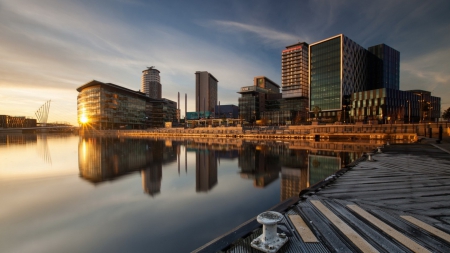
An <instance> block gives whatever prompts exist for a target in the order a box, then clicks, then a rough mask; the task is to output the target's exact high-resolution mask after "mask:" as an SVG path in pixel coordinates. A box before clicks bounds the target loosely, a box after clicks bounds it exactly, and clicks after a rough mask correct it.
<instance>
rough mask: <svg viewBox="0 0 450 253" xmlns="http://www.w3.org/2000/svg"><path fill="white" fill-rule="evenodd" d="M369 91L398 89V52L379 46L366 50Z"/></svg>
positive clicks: (385, 46)
mask: <svg viewBox="0 0 450 253" xmlns="http://www.w3.org/2000/svg"><path fill="white" fill-rule="evenodd" d="M368 51H369V54H368V56H369V57H368V59H369V62H368V64H369V68H368V75H369V87H370V89H380V88H389V89H394V90H398V89H400V52H399V51H397V50H395V49H393V48H392V47H389V46H387V45H386V44H379V45H376V46H372V47H369V48H368Z"/></svg>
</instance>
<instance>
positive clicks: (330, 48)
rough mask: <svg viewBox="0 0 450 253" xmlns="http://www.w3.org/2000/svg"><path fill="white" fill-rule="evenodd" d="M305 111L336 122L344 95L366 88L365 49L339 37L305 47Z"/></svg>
mask: <svg viewBox="0 0 450 253" xmlns="http://www.w3.org/2000/svg"><path fill="white" fill-rule="evenodd" d="M309 63H310V65H309V83H310V90H309V94H310V96H309V108H310V111H313V110H314V108H315V107H318V108H319V109H320V110H321V115H320V116H321V117H323V118H328V119H330V120H333V119H339V118H340V116H341V113H340V112H341V111H342V109H343V105H344V96H350V95H351V94H352V93H354V92H359V91H363V90H366V89H367V50H366V49H364V48H363V47H361V46H360V45H358V44H357V43H355V42H353V41H352V40H351V39H349V38H347V37H346V36H344V35H343V34H339V35H336V36H334V37H331V38H328V39H325V40H322V41H319V42H316V43H313V44H311V45H310V46H309Z"/></svg>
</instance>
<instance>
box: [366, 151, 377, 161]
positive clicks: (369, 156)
mask: <svg viewBox="0 0 450 253" xmlns="http://www.w3.org/2000/svg"><path fill="white" fill-rule="evenodd" d="M372 155H373V154H372V153H367V161H369V162H373V161H375V160H373V158H372Z"/></svg>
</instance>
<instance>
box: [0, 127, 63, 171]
mask: <svg viewBox="0 0 450 253" xmlns="http://www.w3.org/2000/svg"><path fill="white" fill-rule="evenodd" d="M66 136H67V135H61V136H52V137H51V138H57V137H63V138H64V137H66ZM14 145H36V151H37V154H38V156H39V157H40V158H41V159H42V160H44V162H46V163H49V164H52V156H51V153H50V149H49V146H48V141H47V134H21V133H20V134H0V147H11V146H14Z"/></svg>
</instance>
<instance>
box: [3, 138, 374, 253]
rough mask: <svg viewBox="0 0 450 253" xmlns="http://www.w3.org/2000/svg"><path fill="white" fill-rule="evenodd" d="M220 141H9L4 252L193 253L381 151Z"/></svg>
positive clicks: (361, 147) (359, 146)
mask: <svg viewBox="0 0 450 253" xmlns="http://www.w3.org/2000/svg"><path fill="white" fill-rule="evenodd" d="M213 141H215V142H216V143H208V139H200V140H197V141H196V140H189V141H188V140H183V141H175V140H161V139H160V140H152V139H126V138H100V137H96V138H92V137H91V138H85V137H79V136H75V135H0V200H1V203H2V208H0V228H1V229H0V252H189V251H192V250H194V249H196V248H197V247H199V246H201V245H203V244H205V243H207V242H209V241H210V240H212V239H214V238H216V237H217V236H220V235H222V234H224V233H226V232H227V231H229V230H231V229H233V228H234V227H236V226H238V225H240V224H241V223H242V222H244V221H247V220H248V219H250V218H252V217H254V216H256V215H258V214H259V213H261V212H263V211H265V210H267V209H269V208H271V207H272V206H274V205H276V204H277V203H279V202H280V201H282V200H285V199H287V198H289V197H291V196H296V195H298V193H299V192H300V190H301V189H303V188H306V187H308V186H310V185H313V184H315V183H317V182H319V181H320V180H322V179H323V178H325V177H327V176H328V175H330V174H332V173H334V172H335V171H336V170H338V169H340V168H341V167H342V166H343V165H345V164H348V163H349V162H351V161H353V160H354V159H356V158H358V157H360V156H361V154H362V151H365V150H369V149H370V148H373V147H374V146H376V144H367V143H366V144H355V143H347V144H342V143H340V144H339V143H337V144H334V143H314V142H289V143H287V142H267V141H266V142H242V140H236V139H235V140H229V141H228V142H224V140H209V142H213ZM345 150H353V151H356V152H344V151H345Z"/></svg>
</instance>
